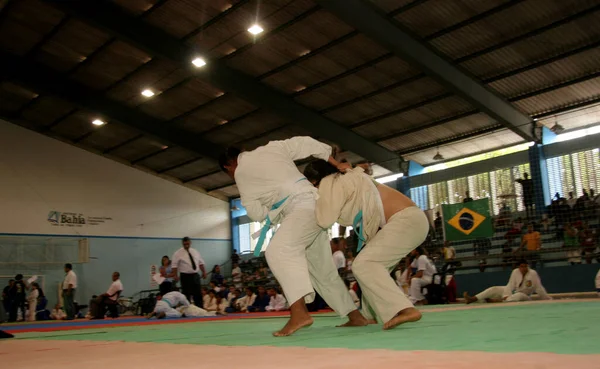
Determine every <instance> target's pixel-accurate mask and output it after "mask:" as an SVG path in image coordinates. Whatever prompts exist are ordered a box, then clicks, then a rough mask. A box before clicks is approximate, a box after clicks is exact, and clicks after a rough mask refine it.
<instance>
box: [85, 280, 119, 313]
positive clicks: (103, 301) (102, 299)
mask: <svg viewBox="0 0 600 369" xmlns="http://www.w3.org/2000/svg"><path fill="white" fill-rule="evenodd" d="M120 277H121V274H120V273H119V272H114V273H113V274H112V281H113V282H112V283H111V285H110V287H109V288H108V290H107V291H106V292H105V293H103V294H101V295H100V296H98V297H96V298H92V300H91V301H90V316H91V318H90V319H104V315H105V314H106V308H107V307H108V306H109V305H116V304H117V300H118V299H119V296H120V294H121V292H123V284H122V283H121V279H120ZM113 318H116V316H114V314H113Z"/></svg>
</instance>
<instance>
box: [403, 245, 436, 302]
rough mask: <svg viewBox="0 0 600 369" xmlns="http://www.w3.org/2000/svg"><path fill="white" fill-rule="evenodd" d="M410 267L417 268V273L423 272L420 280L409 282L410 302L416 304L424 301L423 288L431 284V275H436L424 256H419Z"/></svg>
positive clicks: (432, 266)
mask: <svg viewBox="0 0 600 369" xmlns="http://www.w3.org/2000/svg"><path fill="white" fill-rule="evenodd" d="M411 267H412V268H417V271H421V270H422V271H423V276H422V277H421V278H413V279H412V280H411V281H410V288H409V295H410V301H412V302H413V303H416V302H418V301H422V300H425V296H424V295H423V287H425V286H427V285H430V284H431V282H432V281H433V280H432V278H433V275H434V274H435V273H437V269H436V267H435V265H433V263H432V262H431V261H430V260H429V258H428V257H427V256H426V255H421V256H419V258H418V259H415V260H414V261H413V263H412V264H411Z"/></svg>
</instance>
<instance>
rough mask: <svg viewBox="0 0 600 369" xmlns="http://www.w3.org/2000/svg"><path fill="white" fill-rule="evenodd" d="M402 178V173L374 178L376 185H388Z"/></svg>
mask: <svg viewBox="0 0 600 369" xmlns="http://www.w3.org/2000/svg"><path fill="white" fill-rule="evenodd" d="M402 176H404V174H403V173H398V174H392V175H389V176H385V177H381V178H376V179H375V181H377V182H378V183H381V184H383V183H390V182H394V181H395V180H397V179H398V178H401V177H402Z"/></svg>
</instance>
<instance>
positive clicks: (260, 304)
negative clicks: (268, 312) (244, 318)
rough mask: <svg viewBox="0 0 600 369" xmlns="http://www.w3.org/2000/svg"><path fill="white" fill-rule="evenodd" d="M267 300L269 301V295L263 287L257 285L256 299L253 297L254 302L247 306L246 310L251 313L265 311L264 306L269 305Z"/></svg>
mask: <svg viewBox="0 0 600 369" xmlns="http://www.w3.org/2000/svg"><path fill="white" fill-rule="evenodd" d="M269 302H271V299H270V298H269V295H267V292H266V290H265V288H264V287H263V286H260V287H258V294H257V295H256V299H254V303H253V304H252V305H251V306H248V311H249V312H251V313H254V312H262V311H265V308H266V307H267V306H269Z"/></svg>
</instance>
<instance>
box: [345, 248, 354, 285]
mask: <svg viewBox="0 0 600 369" xmlns="http://www.w3.org/2000/svg"><path fill="white" fill-rule="evenodd" d="M353 262H354V254H353V253H352V250H347V251H346V279H347V280H354V274H353V273H352V263H353Z"/></svg>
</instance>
